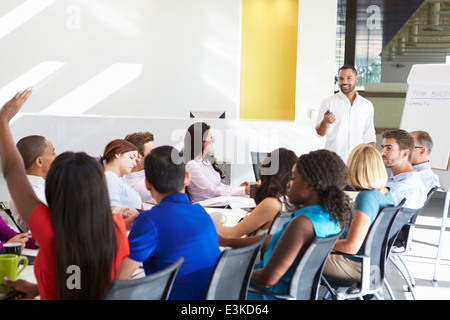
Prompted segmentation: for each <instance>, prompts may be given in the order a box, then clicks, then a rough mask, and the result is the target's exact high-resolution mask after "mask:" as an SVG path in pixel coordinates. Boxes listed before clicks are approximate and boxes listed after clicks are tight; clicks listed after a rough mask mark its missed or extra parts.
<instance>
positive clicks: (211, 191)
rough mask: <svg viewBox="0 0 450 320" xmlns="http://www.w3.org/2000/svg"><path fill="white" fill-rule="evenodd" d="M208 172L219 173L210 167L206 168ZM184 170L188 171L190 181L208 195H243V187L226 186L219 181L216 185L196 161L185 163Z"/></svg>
mask: <svg viewBox="0 0 450 320" xmlns="http://www.w3.org/2000/svg"><path fill="white" fill-rule="evenodd" d="M207 170H208V171H207V172H208V174H211V175H213V174H217V175H218V174H219V173H218V172H216V171H215V170H214V169H213V168H212V167H211V168H207ZM186 171H188V172H189V175H190V178H191V182H190V183H192V184H194V185H195V186H196V187H197V188H199V189H200V190H202V191H203V192H204V193H205V194H206V195H208V196H209V197H217V196H220V195H231V196H240V195H245V187H234V186H228V185H226V184H223V183H219V184H218V185H217V184H215V183H214V182H212V181H211V180H210V179H209V178H208V174H206V173H205V172H204V171H203V170H202V168H200V165H199V164H198V163H197V162H196V161H190V162H188V164H187V165H186Z"/></svg>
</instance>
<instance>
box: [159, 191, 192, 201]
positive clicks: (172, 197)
mask: <svg viewBox="0 0 450 320" xmlns="http://www.w3.org/2000/svg"><path fill="white" fill-rule="evenodd" d="M164 202H181V203H190V201H189V197H188V195H187V194H186V193H183V192H177V193H172V194H169V195H167V196H165V197H164V198H163V199H162V200H161V202H160V204H162V203H164Z"/></svg>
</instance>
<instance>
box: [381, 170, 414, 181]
mask: <svg viewBox="0 0 450 320" xmlns="http://www.w3.org/2000/svg"><path fill="white" fill-rule="evenodd" d="M417 175H420V173H419V172H417V171H408V172H404V173H400V174H398V175H396V176H392V177H389V179H388V182H400V181H403V180H406V179H411V178H415V176H417Z"/></svg>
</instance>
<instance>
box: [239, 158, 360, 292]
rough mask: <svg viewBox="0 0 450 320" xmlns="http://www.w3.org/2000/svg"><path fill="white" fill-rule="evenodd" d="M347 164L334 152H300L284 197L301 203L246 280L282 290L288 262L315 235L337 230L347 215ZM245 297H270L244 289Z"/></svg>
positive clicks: (320, 235) (324, 235)
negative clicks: (245, 291) (345, 190)
mask: <svg viewBox="0 0 450 320" xmlns="http://www.w3.org/2000/svg"><path fill="white" fill-rule="evenodd" d="M346 184H347V168H346V166H345V164H344V162H343V161H342V160H341V158H340V157H339V156H337V155H336V154H335V153H334V152H331V151H328V150H317V151H312V152H310V153H308V154H304V155H302V156H301V157H300V158H299V159H298V161H297V163H296V164H295V165H294V168H293V169H292V177H291V181H290V182H289V191H288V197H289V200H290V202H291V203H293V204H299V205H303V208H302V209H300V210H298V211H296V212H294V213H293V215H292V219H291V220H290V221H289V222H288V223H286V224H285V225H284V226H283V228H282V230H280V231H278V232H276V233H275V234H274V235H273V236H272V238H271V240H270V242H269V244H268V245H267V248H266V251H265V253H264V257H263V260H261V261H259V262H258V263H257V264H256V265H255V270H254V271H253V274H252V277H251V280H250V284H251V285H252V286H255V287H263V288H266V289H268V290H270V291H272V292H277V293H285V292H286V289H287V285H288V283H289V279H290V276H291V274H292V270H291V266H292V264H293V263H294V261H295V260H296V259H298V257H299V253H300V252H301V251H302V250H303V249H304V248H306V247H307V246H308V245H309V244H310V243H311V241H313V240H314V238H315V237H327V236H330V235H334V234H336V233H338V232H340V231H341V228H342V227H343V226H344V225H346V224H347V222H348V219H349V215H350V211H351V209H350V203H349V198H348V197H347V196H346V195H345V193H344V192H343V188H344V187H345V185H346ZM247 299H270V297H268V296H265V295H260V294H255V293H250V292H249V293H248V294H247Z"/></svg>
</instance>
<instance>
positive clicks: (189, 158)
mask: <svg viewBox="0 0 450 320" xmlns="http://www.w3.org/2000/svg"><path fill="white" fill-rule="evenodd" d="M210 129H211V127H210V126H209V125H208V124H206V123H205V122H196V123H193V124H192V125H191V126H190V127H189V128H188V130H187V132H186V136H185V137H184V148H183V151H182V152H183V158H184V161H185V163H186V171H187V172H189V174H190V177H191V181H190V183H189V185H188V186H187V192H188V194H189V197H190V199H191V201H193V202H198V201H202V200H206V199H209V198H213V197H218V196H223V195H228V196H237V195H246V194H249V193H250V184H249V183H248V182H244V183H242V184H241V185H240V186H239V187H235V186H229V185H226V184H224V183H222V182H221V179H223V178H225V176H224V175H223V172H222V170H220V168H219V166H218V165H217V163H216V159H215V158H214V154H213V151H214V148H213V144H214V137H213V135H212V132H211V130H210Z"/></svg>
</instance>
